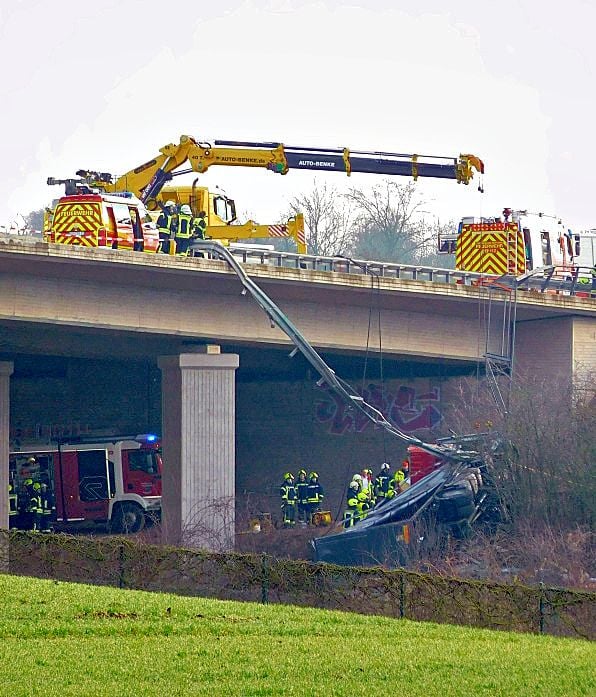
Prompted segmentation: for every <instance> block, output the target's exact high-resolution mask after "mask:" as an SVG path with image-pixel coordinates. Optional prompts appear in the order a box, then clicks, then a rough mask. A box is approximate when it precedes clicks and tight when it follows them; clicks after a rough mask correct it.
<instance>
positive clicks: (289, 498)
mask: <svg viewBox="0 0 596 697" xmlns="http://www.w3.org/2000/svg"><path fill="white" fill-rule="evenodd" d="M279 493H280V496H281V510H282V512H283V521H284V523H283V524H284V528H293V527H294V526H295V525H296V506H297V503H298V494H297V492H296V487H295V486H294V475H293V474H292V473H291V472H286V473H285V474H284V480H283V483H282V485H281V486H280V487H279Z"/></svg>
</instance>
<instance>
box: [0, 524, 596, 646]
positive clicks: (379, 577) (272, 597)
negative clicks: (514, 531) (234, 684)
mask: <svg viewBox="0 0 596 697" xmlns="http://www.w3.org/2000/svg"><path fill="white" fill-rule="evenodd" d="M0 555H1V558H0V568H1V569H2V570H3V571H5V572H8V573H11V574H16V575H24V576H35V577H38V578H52V579H57V580H62V581H73V582H80V583H91V584H99V585H110V586H116V587H120V588H129V589H137V590H147V591H162V592H168V593H178V594H181V595H192V596H202V597H208V598H218V599H222V600H241V601H251V602H261V603H285V604H293V605H304V606H310V607H317V608H325V609H329V610H344V611H348V612H357V613H362V614H370V615H384V616H387V617H395V618H407V619H411V620H417V621H432V622H439V623H450V624H460V625H468V626H474V627H485V628H490V629H503V630H509V631H520V632H540V633H547V634H553V635H558V636H568V637H577V638H580V637H581V638H586V639H594V638H596V613H595V612H594V606H595V603H596V593H589V592H580V591H572V590H566V589H561V588H548V587H544V586H539V587H528V586H522V585H520V584H510V585H507V584H499V583H492V582H488V581H473V580H463V579H456V578H446V577H442V576H437V575H430V574H419V573H414V572H411V571H406V570H404V569H398V570H393V571H386V570H384V569H382V568H373V569H370V568H367V569H364V568H357V567H343V566H335V565H331V564H313V563H310V562H306V561H289V560H281V559H275V558H273V557H270V556H268V555H258V554H233V553H227V554H220V553H212V552H202V551H197V550H189V549H180V548H174V547H163V546H159V545H148V544H144V543H141V542H139V541H135V540H130V539H123V538H115V537H105V538H89V537H75V536H68V535H53V534H52V535H41V534H39V533H37V534H32V533H25V532H10V533H8V532H6V531H0Z"/></svg>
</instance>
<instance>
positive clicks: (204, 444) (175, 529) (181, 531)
mask: <svg viewBox="0 0 596 697" xmlns="http://www.w3.org/2000/svg"><path fill="white" fill-rule="evenodd" d="M238 364H239V357H238V355H237V354H221V353H220V348H219V346H212V345H209V346H205V347H200V349H199V350H198V351H197V352H193V353H183V354H180V355H179V356H162V357H160V358H159V359H158V365H159V367H160V369H161V371H162V424H163V461H164V472H163V480H162V484H163V494H162V524H163V531H164V541H165V542H167V543H169V544H183V545H186V546H191V547H199V548H203V549H209V550H215V551H222V550H229V549H233V547H234V522H235V520H234V494H235V491H234V487H235V479H236V477H235V458H236V453H235V418H236V414H235V395H236V390H235V387H236V384H235V370H236V368H237V367H238Z"/></svg>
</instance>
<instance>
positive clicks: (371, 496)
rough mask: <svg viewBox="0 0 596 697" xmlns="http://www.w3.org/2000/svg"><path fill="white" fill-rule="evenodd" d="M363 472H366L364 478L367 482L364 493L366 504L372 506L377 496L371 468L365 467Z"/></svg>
mask: <svg viewBox="0 0 596 697" xmlns="http://www.w3.org/2000/svg"><path fill="white" fill-rule="evenodd" d="M363 472H364V473H365V474H366V480H367V482H368V486H367V487H366V489H365V491H366V495H367V497H368V504H369V507H370V508H372V507H373V506H374V505H375V503H376V501H377V497H376V496H375V480H374V475H373V471H372V470H371V469H365V470H363Z"/></svg>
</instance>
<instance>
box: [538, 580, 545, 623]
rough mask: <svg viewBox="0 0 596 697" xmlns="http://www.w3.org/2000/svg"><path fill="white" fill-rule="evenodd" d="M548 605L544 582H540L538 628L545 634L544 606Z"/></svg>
mask: <svg viewBox="0 0 596 697" xmlns="http://www.w3.org/2000/svg"><path fill="white" fill-rule="evenodd" d="M545 605H546V594H545V592H544V583H542V581H541V582H540V596H539V600H538V612H539V618H538V630H539V631H540V634H544V608H545Z"/></svg>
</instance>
